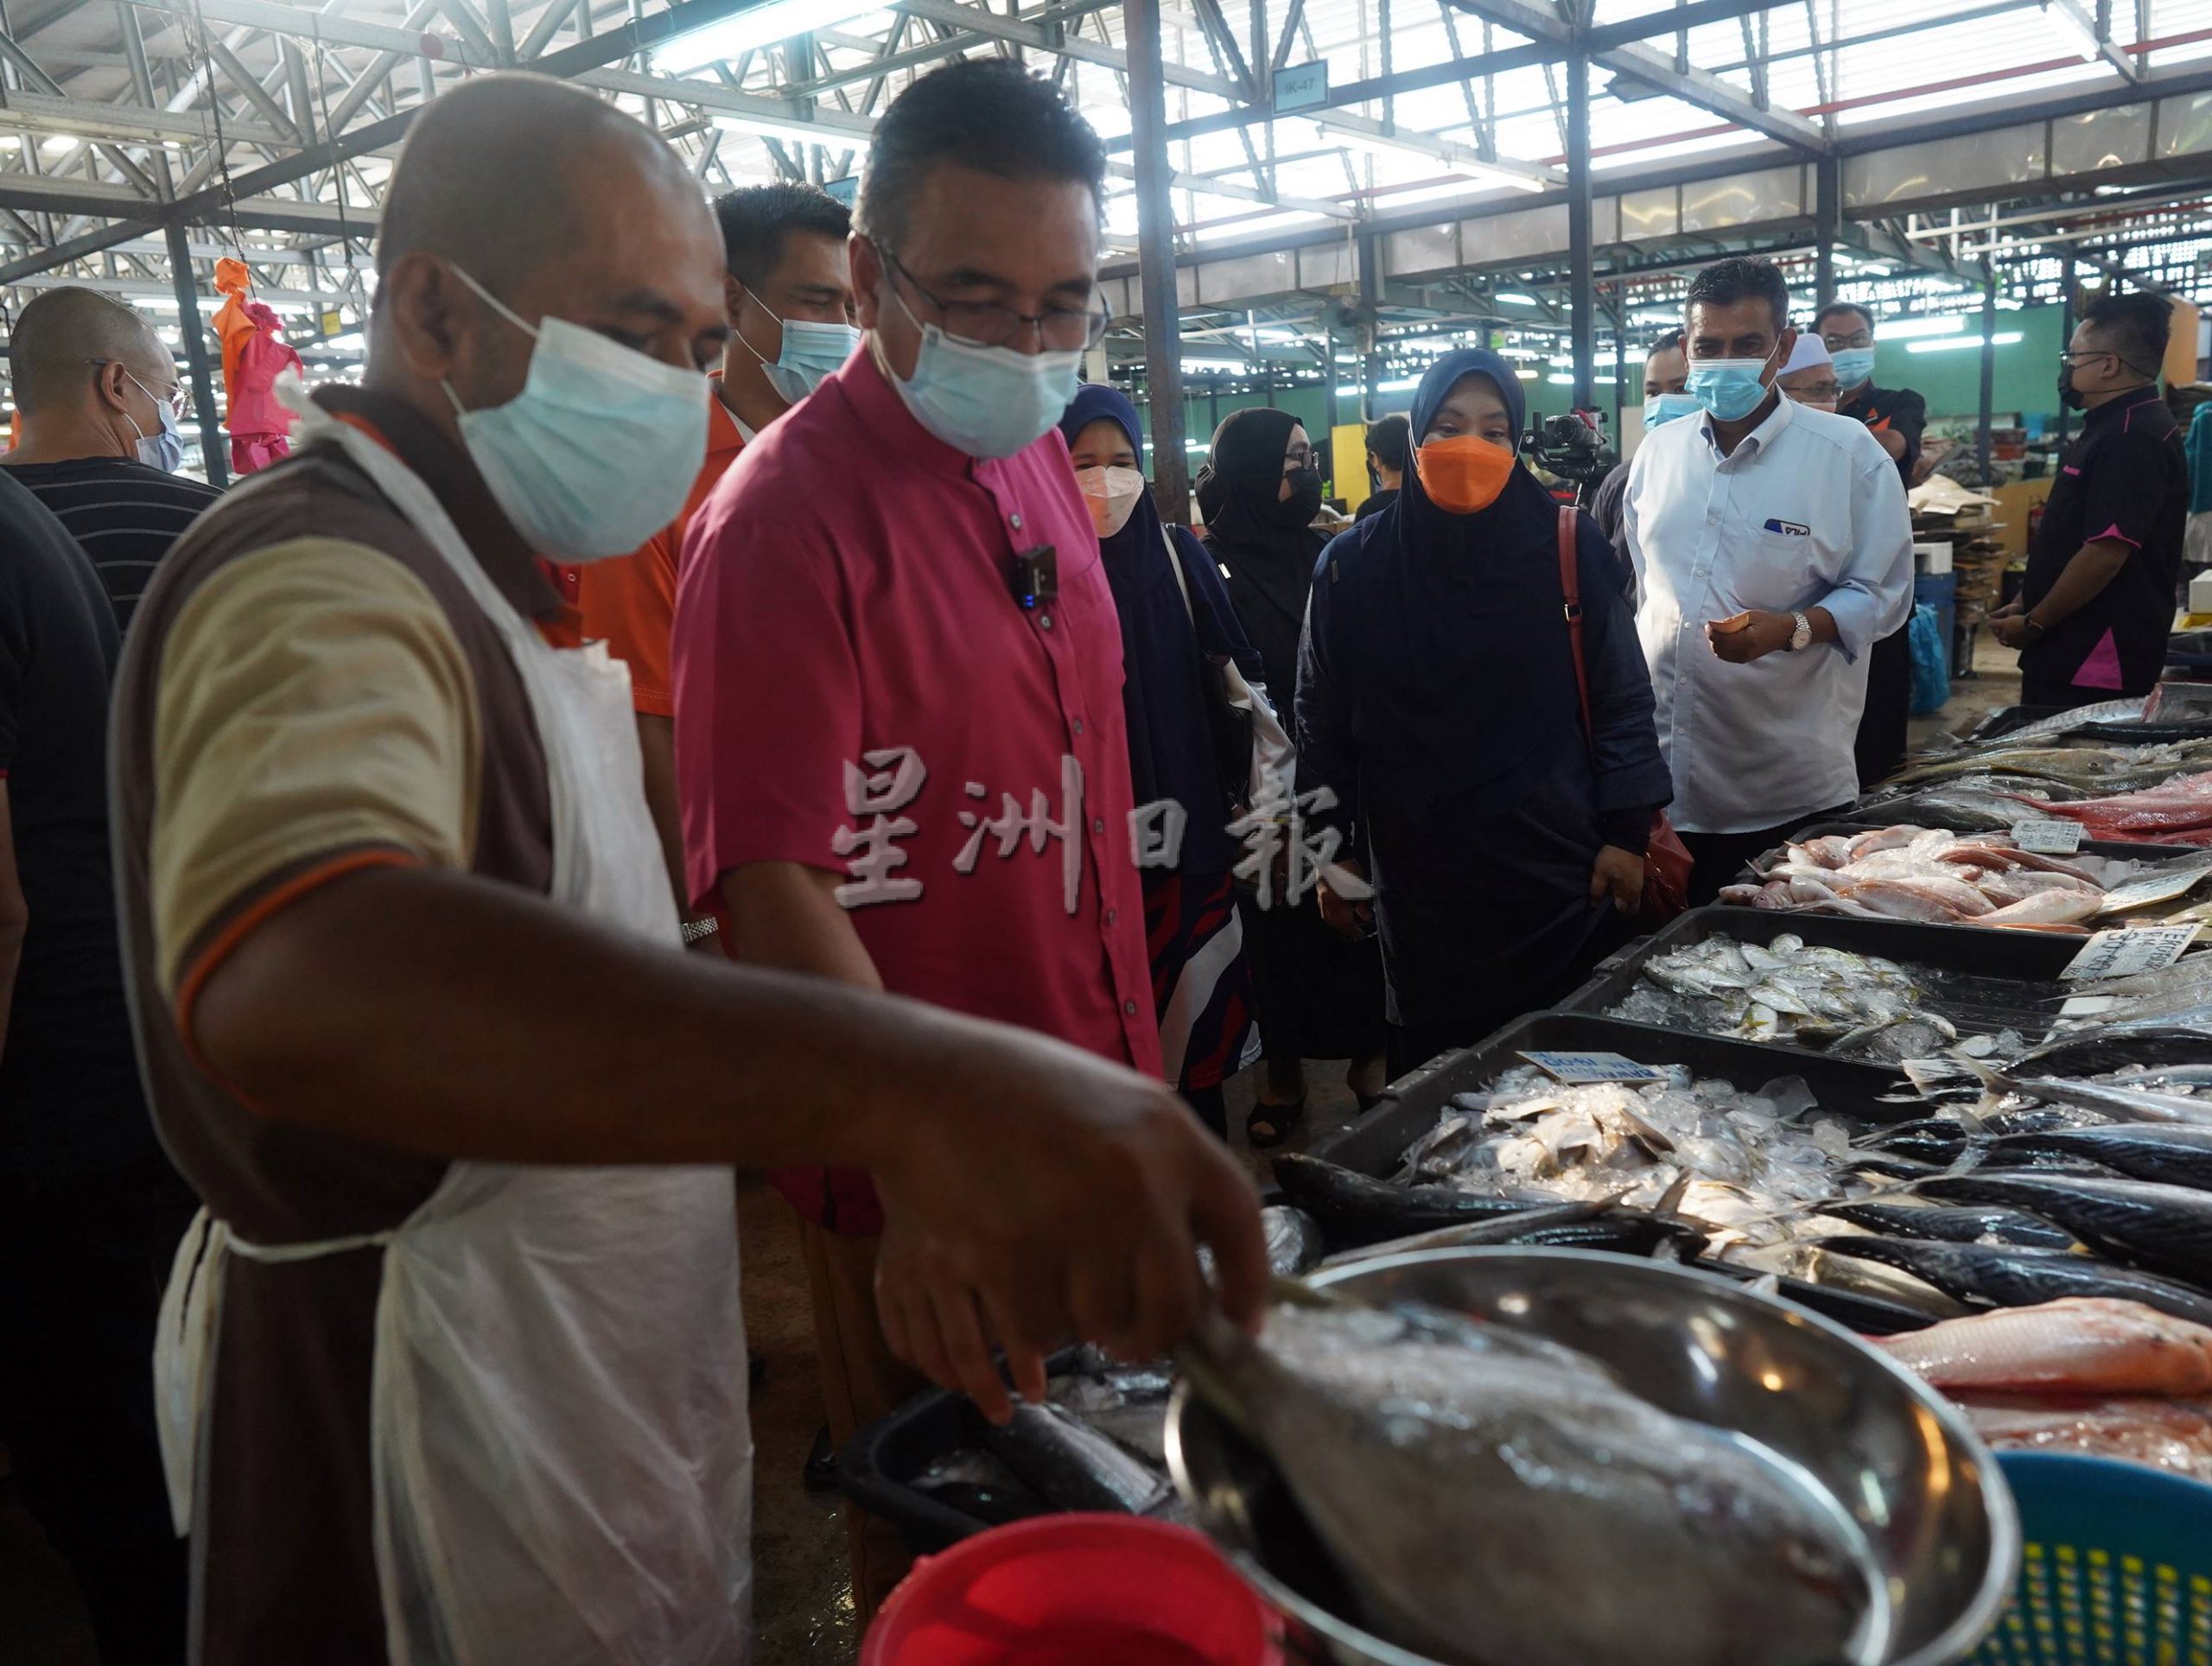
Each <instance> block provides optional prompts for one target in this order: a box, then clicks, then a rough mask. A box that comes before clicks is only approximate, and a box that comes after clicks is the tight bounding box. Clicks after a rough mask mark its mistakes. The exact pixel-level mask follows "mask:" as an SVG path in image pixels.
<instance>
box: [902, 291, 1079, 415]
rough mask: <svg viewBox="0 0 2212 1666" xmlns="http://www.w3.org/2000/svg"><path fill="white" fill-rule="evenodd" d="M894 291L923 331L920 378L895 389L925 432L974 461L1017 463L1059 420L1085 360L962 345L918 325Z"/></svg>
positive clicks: (1068, 355) (916, 367)
mask: <svg viewBox="0 0 2212 1666" xmlns="http://www.w3.org/2000/svg"><path fill="white" fill-rule="evenodd" d="M890 289H891V293H892V295H893V296H894V297H895V298H896V299H897V300H898V302H899V310H900V311H902V312H904V313H906V316H907V317H909V318H913V319H914V322H915V323H916V324H918V325H920V326H921V332H922V350H921V352H920V353H919V354H918V356H917V357H916V358H915V360H914V373H913V374H912V376H910V377H908V378H906V380H905V381H903V382H902V381H900V380H899V378H897V377H896V376H893V377H891V378H890V382H891V385H892V386H893V387H895V388H897V389H898V390H899V398H901V399H902V400H904V401H905V402H906V409H907V410H910V411H912V412H913V414H914V420H915V421H916V422H918V423H920V424H921V425H922V426H923V427H924V428H925V429H929V431H930V432H931V433H932V434H934V435H936V436H937V437H938V439H940V440H942V441H944V442H945V444H947V445H949V446H950V447H952V448H954V449H955V450H956V451H961V452H964V453H966V454H967V455H969V456H970V457H1011V456H1012V455H1014V453H1015V452H1017V451H1020V449H1021V448H1023V447H1025V446H1027V445H1029V444H1031V443H1032V442H1034V441H1035V440H1036V439H1037V438H1038V436H1039V435H1041V434H1043V433H1044V432H1045V430H1046V429H1048V428H1050V427H1052V425H1053V424H1054V423H1057V422H1058V421H1059V420H1060V413H1061V412H1062V411H1064V410H1066V409H1067V407H1068V401H1069V400H1071V399H1072V398H1074V397H1075V391H1076V388H1077V385H1079V384H1080V382H1081V380H1082V366H1083V354H1082V353H1079V352H1077V353H1020V352H1017V351H1016V350H1015V349H1014V348H1012V347H977V346H976V345H975V344H974V343H973V342H970V341H956V340H953V339H952V337H950V336H949V335H947V334H945V333H944V331H943V330H941V329H939V328H938V327H937V326H936V325H934V324H923V323H922V321H921V320H920V319H918V318H914V315H913V311H912V308H909V307H908V306H907V305H906V297H905V296H900V295H899V286H898V285H897V284H895V283H893V284H892V285H891V286H890Z"/></svg>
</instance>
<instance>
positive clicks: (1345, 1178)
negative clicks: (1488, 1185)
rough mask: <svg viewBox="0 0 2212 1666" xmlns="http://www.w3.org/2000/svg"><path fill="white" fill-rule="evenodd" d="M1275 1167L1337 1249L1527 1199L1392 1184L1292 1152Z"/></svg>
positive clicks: (1484, 1216) (1493, 1214) (1497, 1211)
mask: <svg viewBox="0 0 2212 1666" xmlns="http://www.w3.org/2000/svg"><path fill="white" fill-rule="evenodd" d="M1274 1170H1275V1184H1276V1185H1278V1186H1281V1187H1282V1193H1283V1196H1284V1197H1285V1198H1287V1199H1289V1200H1290V1202H1291V1203H1292V1204H1294V1205H1296V1206H1297V1207H1298V1208H1300V1209H1302V1210H1304V1211H1306V1213H1307V1214H1309V1215H1311V1216H1312V1217H1313V1218H1314V1219H1315V1220H1317V1221H1319V1223H1320V1224H1321V1230H1322V1232H1323V1234H1324V1235H1325V1236H1326V1237H1327V1238H1328V1241H1329V1243H1330V1244H1331V1245H1332V1246H1333V1247H1334V1248H1336V1249H1338V1250H1355V1249H1357V1248H1358V1247H1359V1246H1360V1245H1362V1244H1366V1243H1383V1241H1384V1240H1385V1239H1388V1238H1402V1237H1411V1236H1412V1235H1413V1234H1414V1233H1416V1232H1431V1231H1434V1230H1436V1229H1437V1228H1439V1227H1443V1226H1459V1225H1462V1224H1466V1223H1468V1222H1471V1221H1478V1220H1491V1219H1494V1218H1497V1217H1498V1216H1501V1215H1510V1214H1514V1213H1516V1212H1517V1211H1522V1210H1525V1209H1527V1208H1528V1207H1529V1201H1530V1200H1529V1199H1522V1198H1511V1197H1485V1196H1483V1195H1481V1194H1479V1193H1477V1192H1463V1191H1461V1190H1460V1189H1459V1187H1458V1186H1393V1185H1391V1184H1390V1183H1389V1182H1388V1181H1387V1180H1370V1178H1369V1177H1368V1176H1366V1175H1364V1174H1356V1173H1353V1172H1352V1171H1351V1169H1349V1168H1344V1167H1339V1166H1338V1165H1337V1164H1335V1163H1332V1162H1325V1161H1324V1160H1322V1159H1320V1158H1319V1157H1309V1156H1307V1155H1306V1154H1304V1153H1303V1152H1296V1151H1286V1152H1284V1153H1282V1154H1280V1155H1278V1156H1277V1157H1276V1158H1275V1160H1274ZM1535 1201H1536V1202H1548V1201H1550V1199H1535Z"/></svg>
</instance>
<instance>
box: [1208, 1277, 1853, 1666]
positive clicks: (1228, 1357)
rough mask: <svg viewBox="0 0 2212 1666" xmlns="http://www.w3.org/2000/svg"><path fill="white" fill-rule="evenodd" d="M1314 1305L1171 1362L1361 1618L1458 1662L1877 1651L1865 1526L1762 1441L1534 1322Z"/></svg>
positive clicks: (1529, 1664) (1216, 1320) (1211, 1327)
mask: <svg viewBox="0 0 2212 1666" xmlns="http://www.w3.org/2000/svg"><path fill="white" fill-rule="evenodd" d="M1311 1299H1312V1298H1311V1296H1310V1294H1309V1295H1308V1296H1307V1298H1306V1300H1291V1301H1279V1302H1278V1303H1277V1304H1276V1305H1275V1306H1274V1307H1273V1308H1272V1309H1271V1310H1270V1312H1269V1313H1268V1319H1267V1324H1266V1327H1265V1329H1264V1330H1263V1332H1262V1334H1261V1335H1260V1336H1259V1337H1258V1338H1256V1339H1255V1338H1252V1337H1249V1336H1248V1335H1246V1334H1245V1333H1244V1332H1242V1331H1240V1330H1238V1329H1237V1328H1236V1326H1232V1325H1230V1323H1229V1322H1228V1321H1227V1320H1226V1319H1222V1318H1220V1316H1218V1315H1213V1316H1211V1317H1210V1318H1209V1319H1206V1320H1205V1321H1202V1322H1201V1325H1200V1326H1199V1328H1198V1331H1197V1332H1195V1333H1194V1336H1193V1338H1192V1341H1191V1342H1190V1343H1188V1344H1186V1345H1185V1364H1186V1366H1187V1368H1188V1370H1189V1375H1190V1377H1191V1382H1192V1387H1193V1389H1195V1390H1196V1391H1197V1392H1198V1393H1199V1394H1201V1395H1202V1396H1204V1397H1205V1400H1206V1401H1207V1402H1209V1403H1210V1404H1211V1405H1212V1406H1213V1407H1215V1408H1217V1409H1218V1410H1219V1411H1220V1412H1221V1414H1222V1415H1224V1417H1226V1418H1227V1419H1228V1420H1229V1421H1230V1422H1231V1423H1232V1424H1233V1425H1234V1426H1235V1427H1236V1428H1238V1429H1239V1430H1240V1431H1241V1432H1243V1434H1245V1435H1246V1436H1247V1437H1248V1438H1249V1439H1250V1440H1253V1441H1254V1442H1255V1444H1256V1445H1258V1446H1259V1447H1262V1449H1263V1450H1264V1451H1265V1452H1267V1453H1268V1455H1269V1456H1270V1457H1271V1459H1273V1461H1274V1466H1275V1467H1276V1469H1277V1471H1278V1472H1280V1473H1281V1476H1282V1478H1283V1480H1284V1482H1285V1483H1286V1484H1287V1487H1288V1489H1289V1491H1290V1492H1291V1494H1292V1496H1293V1497H1294V1498H1295V1500H1296V1502H1297V1504H1298V1505H1299V1507H1300V1510H1301V1511H1302V1512H1303V1513H1304V1515H1305V1517H1306V1520H1307V1521H1308V1523H1310V1524H1311V1525H1312V1527H1313V1530H1314V1533H1315V1536H1316V1537H1317V1538H1318V1539H1319V1542H1321V1544H1322V1545H1323V1546H1324V1547H1325V1548H1326V1549H1327V1551H1328V1552H1329V1554H1330V1555H1331V1557H1332V1559H1333V1560H1334V1561H1335V1562H1336V1563H1337V1564H1338V1567H1339V1569H1340V1571H1341V1572H1342V1573H1343V1574H1344V1580H1345V1583H1346V1584H1347V1586H1348V1587H1350V1588H1351V1591H1352V1593H1354V1596H1355V1598H1356V1599H1357V1605H1358V1609H1359V1615H1360V1618H1361V1621H1362V1623H1363V1625H1365V1626H1366V1628H1367V1629H1368V1630H1370V1631H1371V1632H1373V1633H1374V1634H1375V1635H1376V1636H1378V1637H1382V1638H1384V1639H1385V1640H1387V1641H1389V1642H1390V1643H1392V1644H1395V1645H1396V1646H1398V1647H1400V1648H1402V1649H1407V1650H1414V1651H1417V1652H1419V1653H1421V1654H1423V1655H1426V1656H1429V1657H1431V1658H1433V1659H1435V1660H1438V1661H1443V1662H1448V1663H1454V1666H1459V1663H1465V1666H1474V1663H1478V1662H1480V1663H1488V1666H1497V1663H1501V1662H1511V1663H1513V1666H1589V1663H1591V1662H1593V1661H1618V1660H1629V1659H1633V1660H1636V1661H1637V1662H1638V1663H1639V1666H1754V1663H1756V1666H1834V1663H1838V1662H1841V1661H1859V1662H1864V1661H1866V1660H1868V1659H1869V1658H1870V1656H1872V1655H1873V1653H1874V1651H1875V1650H1878V1649H1879V1647H1880V1646H1881V1644H1882V1642H1883V1641H1884V1637H1883V1634H1885V1632H1886V1631H1887V1625H1886V1623H1885V1618H1884V1617H1883V1603H1884V1600H1885V1598H1884V1593H1882V1592H1881V1591H1880V1590H1879V1589H1878V1587H1876V1586H1875V1585H1874V1584H1873V1582H1872V1580H1870V1579H1869V1578H1868V1575H1867V1573H1866V1546H1865V1542H1864V1540H1863V1538H1862V1537H1861V1536H1859V1532H1858V1529H1856V1527H1855V1525H1854V1524H1853V1523H1852V1522H1851V1521H1850V1518H1849V1517H1847V1516H1845V1515H1844V1514H1843V1513H1842V1512H1841V1510H1840V1509H1836V1508H1834V1501H1833V1500H1832V1499H1828V1498H1825V1497H1820V1496H1818V1495H1808V1491H1807V1490H1806V1489H1805V1487H1804V1485H1803V1484H1802V1482H1800V1481H1799V1480H1798V1479H1797V1478H1796V1477H1795V1476H1794V1475H1792V1474H1791V1473H1790V1472H1787V1471H1785V1470H1784V1469H1783V1466H1781V1465H1780V1463H1779V1461H1778V1460H1777V1459H1773V1458H1772V1457H1771V1456H1770V1454H1768V1453H1766V1452H1765V1450H1764V1448H1763V1447H1758V1446H1756V1445H1755V1444H1753V1443H1751V1442H1749V1441H1746V1440H1744V1439H1742V1438H1741V1437H1738V1436H1734V1435H1731V1434H1726V1433H1724V1432H1723V1431H1721V1430H1719V1429H1717V1428H1712V1427H1710V1426H1708V1425H1706V1424H1703V1423H1698V1422H1694V1421H1689V1420H1688V1419H1686V1418H1681V1417H1676V1416H1674V1415H1671V1414H1669V1413H1668V1412H1665V1411H1663V1410H1662V1409H1660V1408H1658V1407H1656V1406H1655V1405H1653V1404H1651V1403H1650V1402H1648V1401H1646V1400H1643V1399H1642V1398H1640V1397H1639V1396H1637V1395H1636V1394H1635V1393H1633V1392H1632V1391H1630V1389H1628V1388H1626V1387H1625V1386H1624V1385H1623V1384H1622V1383H1620V1382H1619V1381H1618V1379H1617V1378H1615V1377H1614V1376H1613V1375H1612V1373H1611V1372H1610V1371H1609V1370H1607V1369H1606V1368H1605V1366H1604V1365H1602V1364H1599V1362H1598V1361H1597V1360H1595V1359H1592V1358H1590V1357H1589V1356H1587V1355H1586V1354H1582V1353H1580V1352H1577V1351H1573V1350H1571V1349H1568V1348H1565V1347H1562V1346H1560V1345H1558V1344H1556V1343H1553V1342H1550V1341H1548V1340H1547V1339H1543V1338H1541V1337H1537V1336H1533V1335H1527V1334H1522V1333H1520V1332H1515V1331H1513V1330H1511V1329H1509V1328H1507V1327H1506V1326H1503V1325H1497V1324H1482V1323H1478V1322H1476V1321H1474V1320H1472V1319H1467V1318H1465V1317H1464V1316H1462V1315H1459V1314H1457V1313H1446V1312H1442V1311H1440V1310H1439V1309H1435V1308H1432V1307H1421V1306H1418V1305H1415V1304H1401V1305H1397V1306H1394V1307H1388V1308H1380V1307H1363V1306H1360V1305H1357V1304H1354V1303H1352V1302H1350V1301H1348V1300H1342V1299H1338V1300H1329V1301H1325V1302H1322V1303H1319V1304H1318V1305H1310V1306H1309V1305H1307V1301H1308V1300H1311ZM1484 1546H1490V1547H1496V1548H1497V1550H1498V1554H1495V1555H1484V1554H1478V1547H1484ZM1509 1548H1510V1550H1509ZM1533 1569H1541V1570H1547V1572H1548V1574H1550V1575H1552V1576H1550V1577H1533V1576H1532V1574H1531V1570H1533ZM1581 1569H1602V1570H1606V1571H1605V1573H1604V1574H1602V1575H1601V1576H1599V1577H1594V1578H1582V1577H1580V1576H1579V1574H1578V1573H1577V1570H1581ZM1560 1579H1566V1580H1569V1581H1571V1588H1562V1587H1561V1585H1560V1582H1559V1581H1560ZM1660 1613H1663V1615H1664V1617H1665V1623H1664V1624H1663V1625H1655V1623H1654V1620H1655V1616H1656V1615H1658V1614H1660Z"/></svg>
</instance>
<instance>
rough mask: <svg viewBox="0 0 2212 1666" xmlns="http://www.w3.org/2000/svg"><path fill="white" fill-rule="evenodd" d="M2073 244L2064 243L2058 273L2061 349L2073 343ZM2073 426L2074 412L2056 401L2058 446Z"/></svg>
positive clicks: (2063, 403) (2062, 447) (2064, 447)
mask: <svg viewBox="0 0 2212 1666" xmlns="http://www.w3.org/2000/svg"><path fill="white" fill-rule="evenodd" d="M2074 282H2075V279H2074V245H2072V244H2070V243H2069V244H2068V245H2066V263H2065V264H2064V265H2063V267H2061V268H2060V270H2059V273H2058V345H2059V347H2061V348H2062V349H2063V348H2066V347H2072V346H2073V345H2074ZM2073 426H2074V413H2073V412H2072V411H2070V410H2068V409H2067V408H2066V401H2065V400H2063V399H2061V400H2060V401H2059V402H2058V448H2059V449H2060V450H2061V451H2063V450H2065V449H2066V436H2067V435H2068V433H2069V430H2071V429H2072V428H2073Z"/></svg>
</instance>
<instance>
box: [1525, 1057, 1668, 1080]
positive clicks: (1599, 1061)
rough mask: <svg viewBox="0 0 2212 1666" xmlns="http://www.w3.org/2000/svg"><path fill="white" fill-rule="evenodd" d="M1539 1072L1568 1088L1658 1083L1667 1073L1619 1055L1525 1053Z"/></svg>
mask: <svg viewBox="0 0 2212 1666" xmlns="http://www.w3.org/2000/svg"><path fill="white" fill-rule="evenodd" d="M1521 1056H1522V1058H1523V1059H1527V1060H1528V1061H1529V1063H1530V1064H1532V1065H1535V1067H1536V1068H1537V1069H1538V1070H1540V1071H1543V1072H1544V1073H1545V1074H1546V1075H1548V1076H1551V1077H1554V1078H1556V1079H1558V1080H1559V1081H1561V1082H1564V1083H1566V1084H1567V1085H1568V1086H1569V1087H1580V1086H1582V1085H1584V1084H1586V1083H1590V1082H1657V1081H1662V1080H1663V1079H1665V1077H1666V1072H1665V1071H1658V1070H1654V1069H1652V1067H1651V1066H1650V1065H1639V1064H1637V1062H1636V1060H1635V1059H1630V1057H1629V1056H1628V1055H1627V1054H1626V1053H1619V1052H1524V1053H1522V1055H1521Z"/></svg>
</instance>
